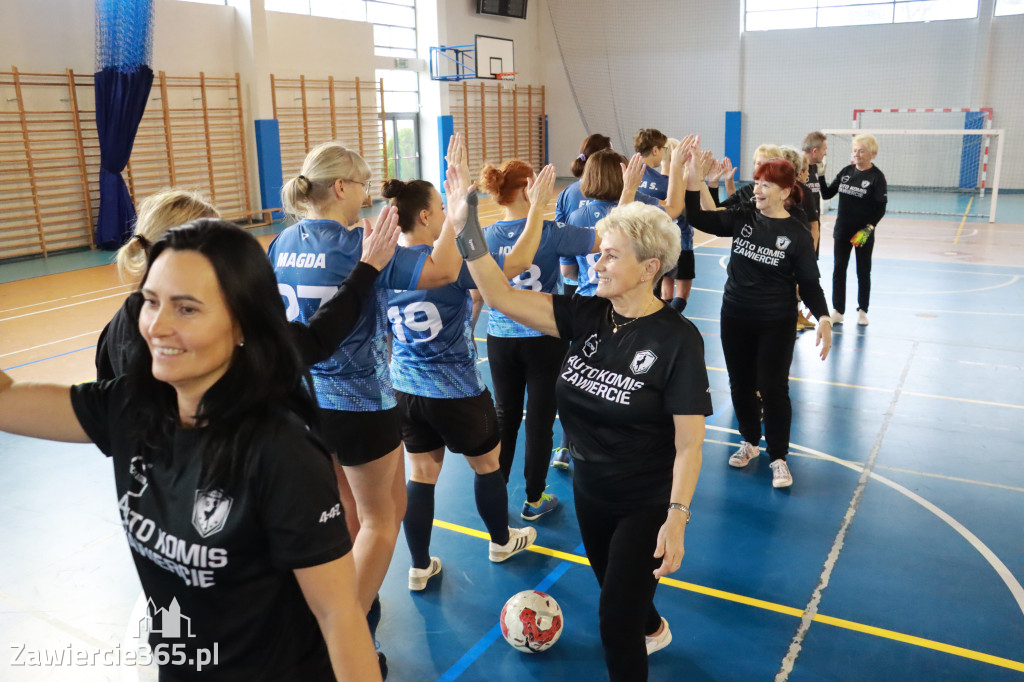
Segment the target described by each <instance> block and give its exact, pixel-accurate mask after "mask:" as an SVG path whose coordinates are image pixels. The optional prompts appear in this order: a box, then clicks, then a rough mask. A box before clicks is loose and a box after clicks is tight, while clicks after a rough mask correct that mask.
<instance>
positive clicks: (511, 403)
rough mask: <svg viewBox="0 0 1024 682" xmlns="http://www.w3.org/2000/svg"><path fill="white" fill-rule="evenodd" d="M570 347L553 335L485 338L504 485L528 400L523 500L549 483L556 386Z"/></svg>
mask: <svg viewBox="0 0 1024 682" xmlns="http://www.w3.org/2000/svg"><path fill="white" fill-rule="evenodd" d="M566 350H568V344H566V343H565V342H564V341H562V340H561V339H556V338H555V337H553V336H528V337H518V338H503V337H499V336H491V335H490V334H488V335H487V358H488V360H489V362H490V363H491V379H493V381H494V404H495V405H494V406H495V410H496V411H497V413H498V431H499V433H500V434H501V452H500V455H499V461H500V466H501V473H502V475H503V476H504V477H505V482H506V483H507V482H508V479H509V476H510V475H511V473H512V460H513V459H514V458H515V454H516V440H517V439H518V436H519V424H520V423H521V422H522V420H523V400H524V394H528V395H529V399H528V400H527V401H526V464H525V465H524V467H523V474H524V476H525V477H526V499H527V500H528V501H530V502H533V501H536V500H539V499H540V496H541V495H542V494H543V493H544V487H545V485H546V484H547V476H548V461H549V460H550V458H551V445H552V442H551V441H552V437H551V429H552V427H553V426H554V424H555V382H556V381H557V380H558V370H559V369H560V368H561V366H562V360H563V359H565V352H566Z"/></svg>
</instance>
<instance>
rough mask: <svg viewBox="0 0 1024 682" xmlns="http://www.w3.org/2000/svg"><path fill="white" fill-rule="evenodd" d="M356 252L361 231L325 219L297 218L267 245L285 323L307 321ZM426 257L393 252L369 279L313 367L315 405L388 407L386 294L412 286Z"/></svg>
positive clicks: (347, 270)
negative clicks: (347, 326) (333, 343)
mask: <svg viewBox="0 0 1024 682" xmlns="http://www.w3.org/2000/svg"><path fill="white" fill-rule="evenodd" d="M362 252H363V230H362V228H356V229H353V230H346V229H345V228H344V227H343V226H342V225H340V224H339V223H336V222H334V221H333V220H310V219H305V220H300V221H299V222H297V223H296V224H294V225H292V226H291V227H288V228H286V229H285V230H284V231H283V232H281V234H279V235H278V236H277V237H276V238H275V239H274V241H273V242H272V243H271V245H270V249H269V256H270V263H271V265H272V266H273V267H274V274H275V275H276V276H277V282H278V284H277V288H278V290H279V291H280V292H281V297H282V298H283V299H284V305H285V308H286V309H287V315H288V319H289V320H300V321H302V322H303V323H306V322H308V321H309V318H310V317H312V316H313V313H315V312H316V311H317V309H318V308H319V307H320V305H321V304H322V303H323V302H324V301H326V300H328V299H330V298H331V297H332V296H333V295H334V293H335V292H336V291H337V290H338V286H339V285H340V284H341V283H342V282H343V281H344V280H345V278H346V277H347V276H348V274H349V273H350V272H351V271H352V269H353V268H355V266H356V263H358V262H359V259H360V257H361V256H362ZM426 260H427V256H426V254H425V253H423V252H421V251H415V250H412V249H405V248H402V247H399V248H398V249H397V250H396V251H395V256H394V258H392V259H391V262H390V263H388V264H387V265H386V266H385V267H384V269H383V270H381V273H380V275H379V276H378V277H377V280H376V282H375V284H374V285H375V286H376V287H377V288H378V291H377V292H376V295H375V296H373V297H372V298H370V299H369V300H368V301H367V302H366V303H364V304H363V315H362V317H361V318H360V320H359V323H358V324H357V325H356V328H355V329H354V330H352V333H351V334H349V335H348V337H346V338H345V340H344V341H343V342H342V344H341V345H340V346H339V347H338V350H337V351H335V353H334V355H332V356H331V357H330V358H328V359H326V360H324V361H323V362H319V363H317V364H315V365H313V366H312V367H311V368H310V373H311V374H312V375H313V386H314V387H315V388H316V396H317V400H318V402H319V403H320V407H323V408H325V409H329V410H345V411H349V412H374V411H379V410H388V409H391V408H392V407H394V406H395V405H396V402H395V393H394V390H393V389H392V388H391V377H390V375H389V373H388V365H387V352H388V348H387V335H386V334H385V331H386V330H387V318H386V315H385V310H386V307H387V297H388V293H387V291H386V289H415V288H416V285H417V284H418V283H419V279H420V273H421V272H422V271H423V264H424V263H425V262H426Z"/></svg>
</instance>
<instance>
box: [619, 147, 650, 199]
mask: <svg viewBox="0 0 1024 682" xmlns="http://www.w3.org/2000/svg"><path fill="white" fill-rule="evenodd" d="M619 166H620V167H621V168H622V187H623V191H625V190H626V189H630V190H632V192H633V193H634V194H635V193H636V190H638V189H640V183H641V182H643V179H644V168H645V167H646V164H644V157H642V156H640V154H634V155H633V156H631V157H630V158H629V163H628V164H621V163H620V164H619Z"/></svg>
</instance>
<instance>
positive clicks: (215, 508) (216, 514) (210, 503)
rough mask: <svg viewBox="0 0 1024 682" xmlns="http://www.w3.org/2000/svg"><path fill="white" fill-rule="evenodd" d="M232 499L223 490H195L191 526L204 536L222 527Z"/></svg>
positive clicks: (226, 518) (225, 521) (229, 510)
mask: <svg viewBox="0 0 1024 682" xmlns="http://www.w3.org/2000/svg"><path fill="white" fill-rule="evenodd" d="M231 502H232V499H231V498H230V497H228V496H227V495H225V494H224V491H223V490H197V491H196V501H195V505H194V506H193V507H192V527H193V528H195V529H196V532H197V533H199V535H200V536H202V537H204V538H208V537H210V536H211V535H213V534H214V533H217V532H219V531H221V530H223V529H224V524H225V523H227V520H228V514H229V513H230V512H231Z"/></svg>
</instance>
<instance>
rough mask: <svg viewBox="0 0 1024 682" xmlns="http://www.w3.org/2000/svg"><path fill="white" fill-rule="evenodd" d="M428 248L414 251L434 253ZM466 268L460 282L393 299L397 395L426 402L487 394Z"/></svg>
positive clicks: (397, 293)
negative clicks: (482, 374) (479, 360)
mask: <svg viewBox="0 0 1024 682" xmlns="http://www.w3.org/2000/svg"><path fill="white" fill-rule="evenodd" d="M430 249H431V247H430V246H427V245H425V244H423V245H418V246H412V247H409V250H410V251H421V252H423V253H430ZM475 288H476V285H475V284H474V283H473V278H472V277H471V276H470V274H469V269H468V268H467V267H466V265H465V264H463V265H462V271H461V272H460V273H459V279H458V280H457V281H455V282H453V283H451V284H449V285H447V286H443V287H439V288H437V289H425V290H422V291H391V292H389V293H388V311H387V312H388V321H389V322H391V330H392V332H393V334H394V336H393V337H392V344H391V382H392V383H393V384H394V386H395V390H396V391H402V392H403V393H410V394H412V395H419V396H424V397H426V398H471V397H473V396H478V395H480V394H481V393H483V392H484V382H483V377H481V376H480V370H479V369H477V364H476V361H477V355H476V348H475V347H474V346H473V327H472V318H473V301H472V298H471V297H470V295H469V291H468V290H469V289H475Z"/></svg>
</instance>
